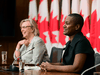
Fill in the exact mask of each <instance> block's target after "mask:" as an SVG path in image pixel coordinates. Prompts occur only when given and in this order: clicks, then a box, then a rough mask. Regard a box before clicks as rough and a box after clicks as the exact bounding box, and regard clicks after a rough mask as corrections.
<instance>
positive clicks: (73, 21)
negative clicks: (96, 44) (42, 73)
mask: <svg viewBox="0 0 100 75" xmlns="http://www.w3.org/2000/svg"><path fill="white" fill-rule="evenodd" d="M83 23H84V20H83V18H82V16H81V15H79V14H70V15H68V16H67V18H66V19H65V24H64V25H63V28H64V31H63V34H64V35H67V36H69V37H70V40H69V41H68V42H67V43H66V47H65V52H64V55H63V65H52V64H50V63H48V62H43V63H42V64H41V68H42V69H46V70H47V71H61V72H74V73H80V74H81V73H82V72H83V71H84V70H86V69H88V68H90V67H92V66H94V61H95V60H94V51H93V49H92V47H91V45H90V43H89V41H88V40H87V39H86V37H85V36H84V35H83V34H82V32H81V29H82V26H83ZM94 71H95V69H92V70H90V71H88V72H86V73H85V74H84V75H93V72H94Z"/></svg>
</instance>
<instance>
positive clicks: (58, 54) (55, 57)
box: [50, 47, 63, 63]
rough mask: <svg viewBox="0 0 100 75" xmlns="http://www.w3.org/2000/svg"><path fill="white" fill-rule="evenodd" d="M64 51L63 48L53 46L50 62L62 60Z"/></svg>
mask: <svg viewBox="0 0 100 75" xmlns="http://www.w3.org/2000/svg"><path fill="white" fill-rule="evenodd" d="M62 53H63V48H57V47H52V50H51V55H50V62H51V63H58V62H61V61H62V60H61V59H62Z"/></svg>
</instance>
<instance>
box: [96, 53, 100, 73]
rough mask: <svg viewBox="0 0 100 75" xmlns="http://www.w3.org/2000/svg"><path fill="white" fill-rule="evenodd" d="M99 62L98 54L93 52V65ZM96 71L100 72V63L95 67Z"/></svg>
mask: <svg viewBox="0 0 100 75" xmlns="http://www.w3.org/2000/svg"><path fill="white" fill-rule="evenodd" d="M97 64H100V54H99V53H95V65H97ZM96 71H97V72H100V65H99V66H97V67H96Z"/></svg>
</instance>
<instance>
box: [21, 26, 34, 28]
mask: <svg viewBox="0 0 100 75" xmlns="http://www.w3.org/2000/svg"><path fill="white" fill-rule="evenodd" d="M27 27H33V26H22V27H20V29H22V28H27Z"/></svg>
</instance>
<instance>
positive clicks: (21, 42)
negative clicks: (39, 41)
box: [16, 39, 29, 49]
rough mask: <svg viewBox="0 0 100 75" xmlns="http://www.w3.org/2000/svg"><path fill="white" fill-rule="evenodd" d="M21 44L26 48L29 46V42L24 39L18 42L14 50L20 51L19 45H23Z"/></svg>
mask: <svg viewBox="0 0 100 75" xmlns="http://www.w3.org/2000/svg"><path fill="white" fill-rule="evenodd" d="M23 44H25V45H26V46H28V45H29V41H28V40H26V39H24V40H21V41H19V42H18V44H17V47H16V48H17V49H20V47H21V45H23Z"/></svg>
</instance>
